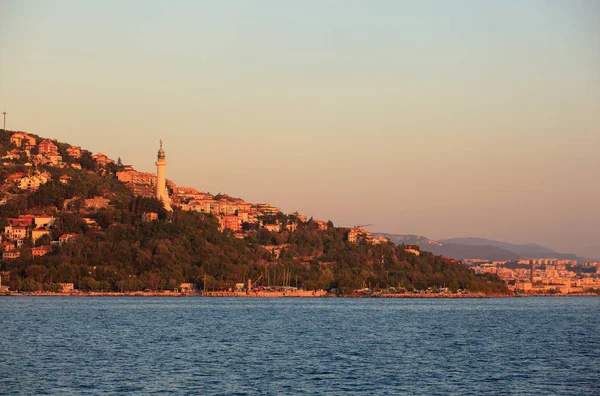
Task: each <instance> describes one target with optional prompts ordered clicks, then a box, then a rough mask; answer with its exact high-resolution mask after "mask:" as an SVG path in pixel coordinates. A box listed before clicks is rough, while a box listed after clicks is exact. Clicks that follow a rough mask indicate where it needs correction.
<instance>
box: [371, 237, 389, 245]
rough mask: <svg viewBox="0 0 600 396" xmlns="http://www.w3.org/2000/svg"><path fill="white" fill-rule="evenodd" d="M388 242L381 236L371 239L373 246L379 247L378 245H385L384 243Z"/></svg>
mask: <svg viewBox="0 0 600 396" xmlns="http://www.w3.org/2000/svg"><path fill="white" fill-rule="evenodd" d="M389 242H390V240H389V239H387V238H386V237H384V236H381V235H380V236H378V237H376V238H373V239H371V243H372V244H373V245H379V244H380V243H383V244H385V243H389Z"/></svg>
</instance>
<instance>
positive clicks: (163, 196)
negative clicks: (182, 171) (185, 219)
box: [156, 140, 173, 211]
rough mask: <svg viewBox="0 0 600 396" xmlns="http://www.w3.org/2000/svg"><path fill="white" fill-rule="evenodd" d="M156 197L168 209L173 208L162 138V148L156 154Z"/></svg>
mask: <svg viewBox="0 0 600 396" xmlns="http://www.w3.org/2000/svg"><path fill="white" fill-rule="evenodd" d="M156 198H158V199H159V200H161V201H162V203H163V204H164V205H165V209H166V210H168V211H172V210H173V209H171V199H170V198H169V190H167V159H166V156H165V150H164V149H163V142H162V140H161V141H160V149H159V150H158V155H157V156H156Z"/></svg>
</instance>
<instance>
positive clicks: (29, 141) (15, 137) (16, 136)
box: [10, 132, 36, 149]
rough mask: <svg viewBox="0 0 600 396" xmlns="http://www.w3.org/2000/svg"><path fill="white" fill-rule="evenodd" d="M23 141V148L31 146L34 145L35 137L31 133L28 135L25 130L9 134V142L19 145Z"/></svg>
mask: <svg viewBox="0 0 600 396" xmlns="http://www.w3.org/2000/svg"><path fill="white" fill-rule="evenodd" d="M23 141H24V142H25V148H28V149H29V148H32V147H35V144H36V141H35V138H34V137H33V136H31V135H29V134H28V133H25V132H15V133H13V134H12V135H11V136H10V142H11V143H14V145H15V146H17V147H21V145H22V144H23Z"/></svg>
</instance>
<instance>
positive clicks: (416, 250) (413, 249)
mask: <svg viewBox="0 0 600 396" xmlns="http://www.w3.org/2000/svg"><path fill="white" fill-rule="evenodd" d="M404 250H406V251H407V252H408V253H412V254H414V255H415V256H420V255H421V249H420V248H419V246H418V245H404Z"/></svg>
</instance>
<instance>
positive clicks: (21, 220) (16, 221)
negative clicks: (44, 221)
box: [6, 215, 35, 227]
mask: <svg viewBox="0 0 600 396" xmlns="http://www.w3.org/2000/svg"><path fill="white" fill-rule="evenodd" d="M34 219H35V216H33V215H19V217H9V218H7V219H6V220H7V221H8V224H10V225H11V226H19V227H31V226H32V225H33V224H34Z"/></svg>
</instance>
